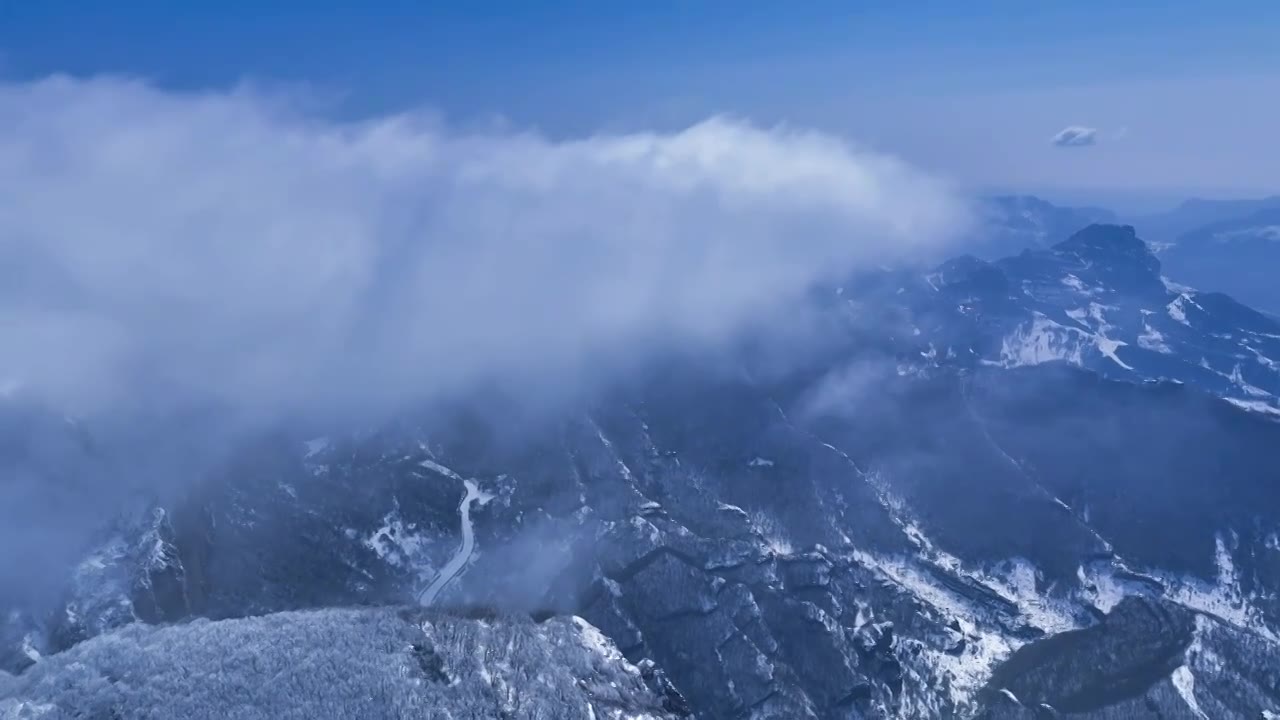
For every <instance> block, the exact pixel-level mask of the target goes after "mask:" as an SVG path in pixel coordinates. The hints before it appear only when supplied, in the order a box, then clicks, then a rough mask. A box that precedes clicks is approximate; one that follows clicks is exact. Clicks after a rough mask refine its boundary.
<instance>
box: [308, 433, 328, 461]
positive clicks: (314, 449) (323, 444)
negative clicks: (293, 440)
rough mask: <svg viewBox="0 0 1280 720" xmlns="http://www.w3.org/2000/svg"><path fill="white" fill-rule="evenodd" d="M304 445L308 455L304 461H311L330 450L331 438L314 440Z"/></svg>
mask: <svg viewBox="0 0 1280 720" xmlns="http://www.w3.org/2000/svg"><path fill="white" fill-rule="evenodd" d="M303 445H306V446H307V454H306V455H304V456H303V457H304V459H310V458H313V457H315V456H316V455H319V454H320V453H322V452H324V451H325V450H327V449H329V438H327V437H318V438H312V439H310V440H307V441H306V442H304V443H303Z"/></svg>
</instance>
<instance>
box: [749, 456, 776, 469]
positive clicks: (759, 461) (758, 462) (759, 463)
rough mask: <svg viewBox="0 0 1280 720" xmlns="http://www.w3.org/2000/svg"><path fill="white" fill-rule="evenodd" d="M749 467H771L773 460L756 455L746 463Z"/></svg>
mask: <svg viewBox="0 0 1280 720" xmlns="http://www.w3.org/2000/svg"><path fill="white" fill-rule="evenodd" d="M747 465H749V466H751V467H773V461H772V460H768V459H765V458H762V457H758V458H756V459H754V460H752V461H751V462H749V463H747Z"/></svg>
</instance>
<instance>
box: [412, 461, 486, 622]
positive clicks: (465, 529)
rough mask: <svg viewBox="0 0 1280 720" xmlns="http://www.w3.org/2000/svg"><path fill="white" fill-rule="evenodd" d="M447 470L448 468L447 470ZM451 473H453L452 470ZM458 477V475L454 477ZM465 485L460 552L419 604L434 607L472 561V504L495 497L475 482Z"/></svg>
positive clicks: (460, 506)
mask: <svg viewBox="0 0 1280 720" xmlns="http://www.w3.org/2000/svg"><path fill="white" fill-rule="evenodd" d="M446 469H447V468H446ZM449 472H453V471H452V470H450V471H449ZM454 476H455V477H456V476H457V475H456V474H455V475H454ZM462 483H463V485H464V486H465V487H466V488H467V493H466V495H464V496H463V498H462V503H461V504H460V505H459V506H458V515H459V517H460V518H461V520H462V544H461V545H459V546H458V551H457V552H456V553H454V555H453V557H451V558H449V562H447V563H445V566H444V567H443V568H441V569H440V572H439V573H438V574H437V575H436V578H435V579H434V580H432V581H431V584H430V585H429V586H427V589H426V590H424V591H422V595H421V596H419V602H420V603H421V604H422V605H424V606H430V605H433V604H434V603H435V601H436V599H437V598H438V597H440V593H442V592H444V590H445V588H447V587H448V586H449V584H450V583H452V582H453V581H454V580H455V579H456V578H457V577H458V575H460V574H461V573H462V570H463V569H464V568H465V567H466V566H467V563H469V562H470V561H471V556H472V554H473V553H474V552H475V548H476V535H475V528H474V526H473V525H472V522H471V504H472V503H475V502H478V503H480V504H481V505H484V504H486V503H488V502H489V500H491V499H493V496H492V495H490V494H488V493H486V492H484V491H482V490H481V489H480V486H479V485H478V484H476V481H474V480H463V481H462Z"/></svg>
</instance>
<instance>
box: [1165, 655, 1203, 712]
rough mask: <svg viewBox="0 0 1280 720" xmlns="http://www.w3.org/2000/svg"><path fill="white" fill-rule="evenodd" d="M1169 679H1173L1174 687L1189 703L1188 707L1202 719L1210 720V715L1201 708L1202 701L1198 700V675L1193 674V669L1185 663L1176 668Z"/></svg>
mask: <svg viewBox="0 0 1280 720" xmlns="http://www.w3.org/2000/svg"><path fill="white" fill-rule="evenodd" d="M1169 679H1170V680H1172V681H1173V687H1174V689H1175V690H1177V691H1178V695H1179V696H1181V697H1182V699H1183V701H1185V702H1186V703H1187V707H1189V708H1191V712H1192V713H1194V714H1195V716H1196V717H1198V718H1201V719H1202V720H1209V716H1208V715H1205V714H1204V711H1203V710H1201V709H1200V703H1198V702H1196V676H1195V675H1192V674H1191V670H1190V669H1189V668H1188V667H1187V666H1186V665H1183V666H1181V667H1179V668H1178V669H1177V670H1174V671H1173V675H1172V676H1171V677H1170V678H1169Z"/></svg>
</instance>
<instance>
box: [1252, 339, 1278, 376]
mask: <svg viewBox="0 0 1280 720" xmlns="http://www.w3.org/2000/svg"><path fill="white" fill-rule="evenodd" d="M1244 349H1245V350H1248V351H1249V352H1251V353H1253V357H1254V359H1255V360H1257V361H1258V364H1259V365H1261V366H1263V367H1265V368H1270V369H1271V370H1277V371H1280V364H1277V363H1276V361H1275V360H1272V359H1271V358H1269V357H1267V356H1266V355H1263V354H1262V353H1260V352H1258V350H1257V349H1256V348H1254V347H1253V346H1251V345H1245V346H1244Z"/></svg>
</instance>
